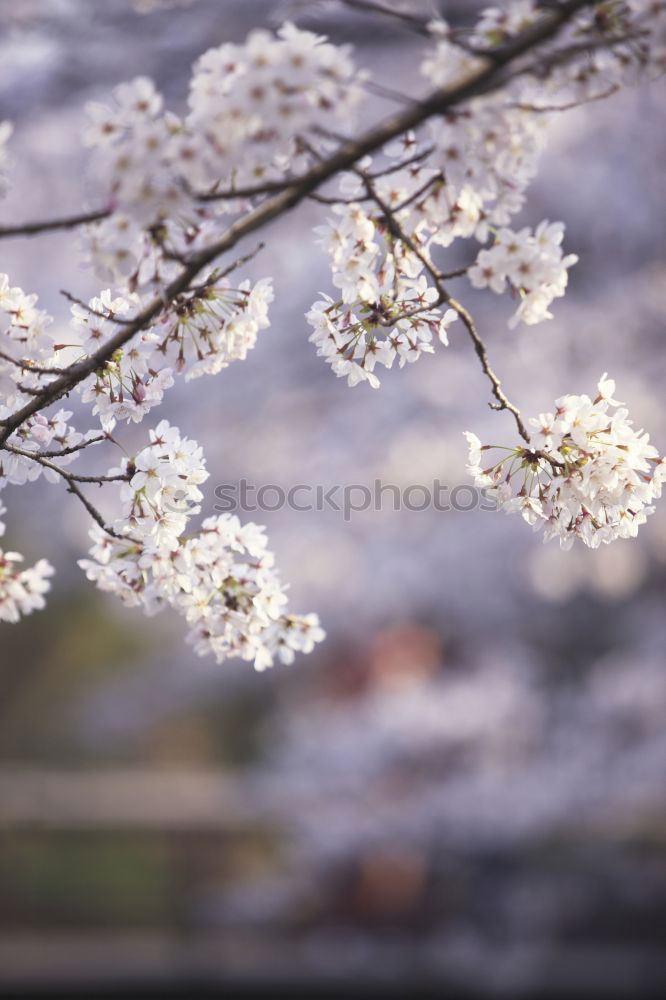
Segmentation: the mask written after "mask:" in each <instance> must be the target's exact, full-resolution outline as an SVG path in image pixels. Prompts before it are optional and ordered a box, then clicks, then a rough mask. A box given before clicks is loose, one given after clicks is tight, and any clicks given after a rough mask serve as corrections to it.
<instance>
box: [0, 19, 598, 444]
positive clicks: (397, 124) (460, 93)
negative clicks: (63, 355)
mask: <svg viewBox="0 0 666 1000" xmlns="http://www.w3.org/2000/svg"><path fill="white" fill-rule="evenodd" d="M593 2H595V0H566V2H565V3H562V4H561V5H560V6H559V7H558V8H557V10H555V11H553V13H550V14H547V15H545V16H544V17H542V18H541V19H540V20H539V21H537V22H536V23H535V24H533V25H531V26H530V27H529V28H527V29H525V30H524V31H523V32H521V33H520V34H519V35H517V36H516V37H515V38H513V39H511V41H510V42H508V43H507V44H506V45H504V46H503V47H502V48H500V49H497V50H496V51H493V53H492V57H491V54H490V53H488V58H487V59H486V60H483V64H482V65H481V66H480V67H479V68H476V69H474V70H472V71H470V72H469V73H467V74H466V76H465V77H464V78H463V79H461V80H460V81H459V82H457V83H454V84H452V85H450V86H448V87H444V88H441V89H438V90H436V91H434V92H433V93H432V94H431V95H430V96H429V97H427V98H426V99H425V100H423V101H420V102H417V103H415V104H414V105H412V106H411V107H409V108H406V109H404V110H402V111H400V112H398V113H396V114H394V115H391V116H390V117H388V118H386V119H385V120H384V121H382V122H380V123H379V124H378V125H376V126H374V127H373V128H370V129H369V130H368V131H366V132H365V133H364V134H363V135H362V136H361V137H360V138H358V139H356V140H354V141H350V142H345V143H343V144H342V146H341V147H340V148H339V149H338V150H336V152H335V153H333V154H332V155H330V156H329V157H327V158H326V159H324V160H322V161H321V162H320V163H317V164H316V165H315V166H314V167H313V168H312V169H311V170H310V171H308V172H307V173H306V174H304V175H303V177H301V178H300V179H299V180H298V182H295V183H294V184H293V185H292V186H291V187H288V188H286V189H285V190H284V191H281V192H280V193H279V194H276V195H274V196H273V197H272V198H269V199H267V200H266V201H264V202H262V203H261V204H260V205H258V206H257V207H255V208H254V209H252V210H251V211H250V212H248V213H247V215H245V216H243V217H242V218H240V219H238V220H237V221H236V222H234V223H233V224H232V225H231V226H230V227H229V228H228V229H227V231H226V233H224V234H223V235H222V236H221V237H220V239H219V240H217V241H215V242H214V243H212V244H211V245H210V246H208V247H205V248H204V249H203V250H201V251H199V253H197V254H195V255H194V256H193V257H192V258H191V260H190V262H189V263H188V264H187V265H186V266H185V267H184V268H183V270H182V271H181V273H180V274H179V275H178V276H177V277H176V278H175V279H174V280H173V281H172V282H170V284H169V285H167V287H166V288H165V289H164V290H163V292H162V294H160V295H159V296H156V297H155V298H154V299H153V300H152V301H151V302H150V303H149V304H148V305H147V306H146V307H145V308H144V309H143V310H142V311H141V312H140V313H139V314H138V315H137V316H136V317H135V319H134V320H133V321H132V322H130V323H129V324H128V325H127V326H125V327H124V328H123V329H122V330H120V331H119V332H118V333H117V334H116V335H115V336H114V337H111V339H110V340H109V341H107V343H106V344H104V345H103V346H102V347H100V348H99V349H98V350H97V351H95V353H94V354H92V355H90V356H89V357H87V358H85V359H83V360H82V361H78V362H76V363H74V364H73V365H72V366H71V367H70V369H69V370H68V371H67V372H66V373H65V374H63V375H61V376H59V377H58V378H57V379H55V380H54V381H53V382H51V383H50V384H49V385H48V386H47V387H45V389H44V390H43V392H42V393H41V394H40V395H39V396H38V397H35V398H34V399H32V400H31V401H30V402H28V403H26V405H25V406H23V407H22V408H21V409H20V410H18V411H17V412H16V413H14V414H13V415H12V416H11V417H9V418H7V419H6V420H5V421H4V424H3V430H2V432H0V446H1V445H3V444H4V443H5V442H6V441H7V439H8V438H9V436H10V435H11V434H12V433H13V432H14V431H15V430H16V429H17V428H18V427H20V426H21V424H22V423H23V422H24V421H25V420H27V419H28V417H30V416H32V415H33V414H34V413H36V412H37V411H39V410H41V409H44V407H46V406H49V405H50V404H51V403H54V402H55V401H56V400H58V399H60V398H61V397H62V396H64V395H65V394H66V393H68V392H70V391H71V389H73V388H74V386H76V385H77V384H78V383H79V382H81V381H83V379H85V378H87V376H88V375H90V374H91V373H92V372H93V371H95V370H96V369H97V368H99V367H101V366H102V365H103V364H104V363H105V362H106V361H107V360H108V359H109V358H110V357H111V356H112V355H113V354H114V353H115V351H117V350H118V349H119V348H121V347H123V346H124V345H125V344H126V343H127V342H128V341H129V340H131V339H132V337H134V336H135V334H137V333H138V332H139V331H140V330H143V329H145V327H147V326H148V325H149V324H150V323H151V322H152V320H154V319H155V318H156V317H157V316H158V315H159V313H160V312H161V311H162V309H163V308H164V307H165V305H168V303H169V302H171V301H172V300H173V299H174V298H176V296H177V295H180V294H181V292H184V291H186V290H187V288H188V287H189V285H190V283H191V282H192V280H193V279H194V278H195V277H196V276H197V275H198V274H199V272H200V271H201V270H202V269H203V268H205V267H206V266H207V265H208V264H210V263H211V262H212V261H214V260H215V259H216V258H217V257H219V256H220V255H221V254H223V253H226V252H227V251H228V250H231V249H233V248H234V247H235V246H236V244H237V243H238V242H239V241H240V240H241V239H242V238H243V237H244V236H247V235H249V234H250V233H253V232H255V231H256V230H258V229H260V228H262V227H264V226H266V225H268V224H269V223H270V222H272V221H273V220H274V219H276V218H278V217H280V216H282V215H284V214H285V213H286V212H288V211H290V210H291V209H292V208H294V207H295V206H296V205H298V204H299V203H300V202H302V201H303V200H304V199H305V198H307V196H308V195H309V194H311V193H312V192H313V191H315V190H316V189H317V188H318V187H319V186H320V185H321V184H323V183H324V182H325V181H327V180H329V179H330V178H331V177H333V176H335V175H336V174H338V173H341V172H343V171H345V170H349V169H350V168H351V167H353V165H354V164H355V163H356V162H357V161H358V160H360V159H362V158H363V157H364V156H366V155H368V154H370V153H372V152H375V151H376V150H377V149H381V148H382V147H383V146H384V145H385V144H386V143H387V142H390V141H391V140H392V139H395V138H396V137H397V136H399V135H401V134H402V133H404V132H408V131H410V130H411V129H414V128H416V127H417V126H418V125H420V124H422V123H423V122H425V121H426V120H427V119H429V118H431V117H433V116H434V115H441V114H443V113H444V112H446V111H447V110H448V109H450V108H452V107H455V106H457V105H459V104H462V103H464V102H466V101H468V100H470V99H471V98H473V97H477V96H479V95H482V94H486V93H490V92H492V91H494V90H496V89H497V88H498V87H500V86H502V84H503V83H504V82H505V79H506V73H505V72H504V70H505V68H507V67H510V66H511V65H512V64H513V63H514V62H515V61H516V60H517V59H518V58H519V57H520V56H522V55H524V54H525V53H527V52H529V51H531V50H532V49H534V48H535V47H536V46H538V45H540V44H541V43H543V42H545V41H547V40H548V39H550V38H552V37H554V36H555V35H556V34H557V32H558V31H559V29H560V28H561V27H562V26H563V25H564V24H565V23H566V22H567V21H568V20H569V19H570V18H571V17H573V15H574V14H576V13H577V12H578V11H579V10H582V9H583V8H584V7H586V6H590V5H591V4H592V3H593ZM530 70H533V67H530V66H529V65H528V66H525V67H523V68H522V69H521V70H520V71H519V72H521V73H525V72H528V71H530Z"/></svg>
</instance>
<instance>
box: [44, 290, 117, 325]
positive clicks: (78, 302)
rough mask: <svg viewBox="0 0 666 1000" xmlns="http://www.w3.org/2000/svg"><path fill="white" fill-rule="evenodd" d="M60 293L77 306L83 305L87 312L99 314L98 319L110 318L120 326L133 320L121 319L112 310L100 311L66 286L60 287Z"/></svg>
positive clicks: (94, 314) (92, 314)
mask: <svg viewBox="0 0 666 1000" xmlns="http://www.w3.org/2000/svg"><path fill="white" fill-rule="evenodd" d="M60 294H61V295H63V296H64V297H65V298H66V299H67V301H68V302H71V303H72V304H73V305H76V306H81V308H82V309H85V311H86V312H87V313H90V315H91V316H97V318H98V319H105V320H110V321H111V322H112V323H118V325H119V326H122V325H123V324H126V325H127V326H129V325H130V323H132V322H133V320H131V319H121V317H120V316H116V315H114V313H112V312H105V313H103V312H100V311H99V309H93V307H92V306H90V305H88V303H87V302H84V301H83V299H77V297H76V295H72V293H71V292H68V291H66V290H65V289H64V288H61V289H60Z"/></svg>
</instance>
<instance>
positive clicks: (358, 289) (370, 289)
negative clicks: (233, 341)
mask: <svg viewBox="0 0 666 1000" xmlns="http://www.w3.org/2000/svg"><path fill="white" fill-rule="evenodd" d="M366 165H368V164H366ZM384 186H385V185H383V184H381V182H378V184H377V191H378V194H379V196H380V197H381V196H382V195H383V194H384V193H385V192H384ZM344 190H346V191H351V190H354V191H356V192H357V185H356V184H354V183H353V182H352V184H350V183H349V182H347V183H346V184H345V185H344ZM392 191H393V202H394V204H396V203H397V200H398V199H400V198H401V197H402V194H403V193H404V189H403V188H402V187H401V186H400V182H399V180H397V179H394V183H393V186H392ZM357 193H358V192H357ZM386 193H387V196H388V197H391V193H390V192H386ZM334 212H335V215H336V218H335V220H334V221H331V222H330V223H329V224H328V225H327V226H325V227H322V228H321V229H320V231H319V234H320V237H321V241H322V243H323V245H324V246H325V248H326V250H327V251H328V253H329V256H330V258H331V264H332V270H333V283H334V284H335V285H336V286H337V287H338V289H339V291H340V298H339V299H338V300H337V301H334V300H333V299H332V298H331V297H330V296H328V295H325V296H323V298H321V299H319V300H318V301H317V302H315V303H314V305H313V307H312V309H311V310H310V312H309V313H308V314H307V317H306V318H307V320H308V322H309V323H310V325H311V326H312V327H313V333H312V335H311V337H310V340H311V341H312V342H313V343H315V344H316V345H317V353H318V354H320V355H321V356H322V357H324V358H325V359H326V361H327V362H328V363H329V364H330V365H331V367H332V369H333V371H334V372H335V374H336V375H338V376H346V378H347V382H348V384H349V385H356V384H358V383H359V382H361V381H367V382H368V384H369V385H371V386H372V387H373V388H377V386H378V385H379V379H378V377H377V375H376V374H375V373H374V368H375V365H376V364H377V363H379V364H382V365H384V366H385V367H386V368H390V367H391V366H392V364H393V362H394V361H395V359H396V358H397V359H398V362H399V364H400V366H401V367H402V366H403V365H404V364H406V363H407V362H412V361H416V360H417V359H418V358H419V357H420V356H421V354H423V353H432V351H433V350H434V348H433V345H432V341H433V339H435V340H437V339H438V340H439V341H441V342H442V343H443V344H447V343H448V338H447V328H448V327H449V325H450V324H451V323H452V322H453V321H454V320H455V319H456V313H455V312H454V311H453V310H452V309H447V310H446V311H445V312H442V311H441V310H440V309H439V308H438V306H439V305H440V301H439V294H438V291H437V289H436V288H434V287H433V286H432V285H431V284H429V283H428V280H427V276H426V274H425V273H424V272H425V271H426V262H425V261H424V259H423V258H422V256H421V255H420V254H419V253H418V252H414V250H413V249H411V248H410V247H409V246H408V245H407V244H406V243H405V242H404V241H402V240H400V239H399V238H397V237H395V236H394V234H393V232H392V230H391V227H390V225H389V223H388V222H387V219H386V218H385V217H384V216H382V215H381V214H380V215H379V216H374V217H373V216H372V215H371V214H369V213H368V212H366V211H365V210H364V208H363V207H362V205H361V204H360V203H352V204H350V205H340V206H336V207H335V209H334ZM408 212H409V209H404V210H402V211H400V210H398V211H396V213H395V217H396V220H398V221H399V220H401V218H403V217H404V216H405V215H406V214H408Z"/></svg>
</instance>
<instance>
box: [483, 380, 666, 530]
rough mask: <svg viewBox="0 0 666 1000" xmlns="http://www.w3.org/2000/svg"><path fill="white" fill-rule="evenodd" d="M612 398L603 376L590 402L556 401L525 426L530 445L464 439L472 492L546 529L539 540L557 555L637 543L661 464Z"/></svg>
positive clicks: (664, 464)
mask: <svg viewBox="0 0 666 1000" xmlns="http://www.w3.org/2000/svg"><path fill="white" fill-rule="evenodd" d="M614 392H615V382H614V381H613V380H612V379H609V378H607V376H606V375H605V374H604V375H603V376H602V377H601V379H600V381H599V383H598V386H597V395H596V396H595V397H594V399H591V398H590V397H589V396H586V395H582V396H571V395H569V396H561V397H560V398H559V399H556V400H555V407H554V411H553V412H551V413H541V414H540V415H539V416H538V417H535V418H532V419H531V420H530V425H531V427H533V428H534V433H533V439H532V444H531V445H529V446H523V445H519V446H518V447H515V448H511V447H506V448H504V447H499V448H498V446H495V445H482V444H481V441H480V440H479V438H478V437H477V436H476V435H475V434H472V433H470V432H468V433H467V434H466V437H467V441H468V444H469V465H468V471H469V472H470V474H471V476H472V477H473V479H474V481H475V483H476V485H477V486H479V487H482V488H483V489H485V490H486V491H487V492H488V494H489V495H490V496H492V497H495V498H496V500H497V503H498V506H499V507H500V508H501V509H503V510H504V511H506V512H507V513H514V512H517V513H520V514H521V515H522V517H523V518H524V519H525V520H526V521H527V522H528V524H531V525H533V526H534V527H535V528H536V529H539V530H540V529H543V533H544V541H548V540H549V539H550V538H559V541H560V545H561V547H562V548H570V547H571V546H572V545H573V543H574V541H575V540H576V539H579V540H580V541H582V542H583V543H584V544H585V545H588V546H589V547H590V548H597V547H598V546H599V545H600V544H601V543H602V542H604V543H609V542H612V541H613V540H614V539H616V538H634V537H635V536H636V534H637V533H638V529H639V527H640V526H641V525H642V524H644V523H645V520H646V518H647V516H648V515H649V514H651V513H652V512H653V511H654V507H653V506H652V502H653V501H654V500H655V499H658V498H659V497H660V496H661V490H662V484H663V482H664V480H666V461H665V460H664V459H663V458H661V457H660V456H659V452H658V451H657V449H656V448H655V447H654V445H652V444H650V438H649V435H648V434H646V433H645V432H644V431H642V430H639V431H637V430H635V429H634V426H633V423H632V421H631V420H630V419H629V416H628V410H627V409H626V407H624V406H623V405H622V404H621V403H618V401H617V400H615V399H613V395H614ZM497 451H499V452H500V454H499V455H498V456H495V453H496V452H497ZM486 452H489V453H493V454H492V456H491V454H488V455H486Z"/></svg>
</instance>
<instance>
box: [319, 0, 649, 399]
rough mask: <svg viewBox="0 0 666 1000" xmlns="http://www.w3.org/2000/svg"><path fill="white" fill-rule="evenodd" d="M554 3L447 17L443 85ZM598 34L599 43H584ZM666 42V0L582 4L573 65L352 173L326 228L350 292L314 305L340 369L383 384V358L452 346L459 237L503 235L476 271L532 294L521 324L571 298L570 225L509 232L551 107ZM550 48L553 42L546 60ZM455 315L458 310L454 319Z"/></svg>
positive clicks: (442, 37)
mask: <svg viewBox="0 0 666 1000" xmlns="http://www.w3.org/2000/svg"><path fill="white" fill-rule="evenodd" d="M542 13H543V11H542V10H541V9H539V5H538V4H537V3H533V2H532V0H514V2H508V3H505V4H503V5H502V6H501V7H491V8H487V9H486V10H484V11H482V13H481V15H480V18H479V20H478V22H477V24H476V26H475V27H474V29H473V31H472V33H471V37H466V38H465V39H464V40H463V41H461V40H460V39H459V38H458V36H457V35H456V33H455V32H454V31H453V30H452V29H451V27H450V26H449V25H448V24H447V23H446V22H445V21H443V20H441V19H439V20H435V21H433V22H432V23H431V24H430V31H431V35H432V38H433V42H434V45H433V47H431V48H430V49H429V51H428V52H427V54H426V56H425V58H424V59H423V62H422V66H421V70H422V73H423V75H424V77H425V78H426V79H427V80H428V81H429V83H430V84H431V85H432V86H434V87H447V86H449V85H451V84H453V83H454V82H456V83H457V82H459V81H460V80H462V79H464V78H465V77H466V76H470V75H473V74H475V73H477V72H478V71H479V70H481V69H483V67H484V65H485V64H486V60H485V58H484V56H483V50H484V49H488V48H493V47H494V46H497V45H501V44H503V43H505V42H506V41H508V40H509V39H510V38H511V37H512V36H514V35H516V34H517V33H519V32H520V31H523V30H524V29H525V28H528V27H529V26H530V25H531V24H532V23H533V22H534V21H535V20H536V19H537V18H538V17H540V16H542ZM608 35H611V36H612V37H613V38H618V39H621V40H620V41H618V42H617V44H614V45H612V46H610V47H609V46H607V45H606V46H601V45H598V44H595V43H598V42H599V40H600V39H601V38H604V37H607V36H608ZM648 35H649V38H648ZM625 36H627V39H629V36H631V38H630V40H626V41H625ZM584 38H587V39H588V40H589V42H590V44H589V47H587V46H585V45H584V44H581V40H582V39H584ZM665 41H666V3H664V2H663V0H655V2H649V0H637V2H635V3H631V2H630V3H626V4H625V3H622V2H617V3H611V4H603V5H600V8H598V9H595V10H594V11H593V12H591V13H589V14H588V13H586V12H582V13H580V14H579V15H578V16H577V17H576V18H574V20H573V22H572V24H571V26H570V27H569V28H568V29H566V31H565V33H564V42H562V41H561V40H558V46H561V45H562V44H569V43H571V44H576V45H577V46H578V48H579V49H580V55H579V56H578V57H577V58H574V59H573V60H572V61H571V62H568V63H566V64H565V65H561V66H560V65H559V63H558V62H557V60H555V61H554V64H553V67H552V69H551V71H550V72H541V71H540V72H539V73H538V74H529V73H527V74H517V75H516V76H515V78H514V79H512V80H511V81H509V82H508V84H507V85H505V86H504V87H503V88H502V89H501V90H500V91H497V92H494V93H490V94H487V95H483V96H479V97H476V98H473V99H472V100H470V101H467V102H466V103H465V105H464V107H462V108H455V109H451V110H450V111H448V112H445V113H444V114H441V115H437V116H435V117H434V118H432V119H431V120H430V122H429V123H428V126H427V129H426V133H425V134H424V135H421V136H419V137H416V136H414V135H410V134H407V135H405V136H403V137H402V139H401V140H400V141H397V142H394V143H391V144H390V145H389V146H388V147H387V148H386V149H385V150H384V154H385V158H386V160H387V161H388V166H387V165H384V164H382V165H380V166H379V168H377V165H373V163H372V161H371V160H370V159H366V161H364V163H362V164H359V168H361V170H362V173H364V174H365V180H366V184H365V186H364V184H363V180H362V178H360V177H359V169H357V170H356V171H355V173H354V174H353V175H350V176H348V177H345V178H343V180H342V181H341V183H340V198H341V199H342V200H343V201H344V202H345V203H344V204H341V205H338V206H336V207H334V209H333V213H334V216H335V218H332V219H330V220H329V222H328V223H327V225H326V226H325V227H321V228H320V229H319V230H317V233H318V236H319V241H320V243H321V244H322V245H323V246H324V248H325V250H326V251H327V253H328V254H329V257H330V259H331V264H332V280H333V284H334V285H335V286H336V287H337V288H339V289H340V290H341V296H340V299H339V300H336V299H335V297H329V296H324V297H322V298H321V299H319V300H318V301H317V302H316V303H315V304H314V305H313V307H312V310H311V311H310V313H309V315H308V320H309V322H310V324H311V326H313V328H314V333H313V334H312V336H311V338H310V339H311V340H312V341H313V342H314V343H315V345H316V346H317V351H318V354H320V355H321V356H323V357H324V358H325V359H326V361H327V362H328V363H329V364H331V366H332V368H333V371H334V372H335V374H336V375H342V376H346V377H347V380H348V382H349V384H350V385H356V384H358V383H359V382H367V383H368V384H369V385H371V386H373V387H376V386H378V385H379V380H378V378H377V375H376V374H374V368H375V365H376V364H377V362H379V363H381V364H384V365H386V366H387V367H390V365H391V364H392V362H393V360H394V359H395V357H396V356H398V357H399V358H400V361H401V363H404V362H405V361H406V360H415V359H416V358H418V357H419V356H420V354H421V353H423V352H424V351H426V352H429V351H431V350H432V345H431V341H432V339H433V334H435V335H436V334H437V333H438V332H439V333H440V334H443V336H442V340H443V341H444V342H445V343H446V333H445V331H446V326H447V320H446V316H447V313H444V312H443V309H444V308H445V307H446V295H444V294H442V285H441V282H442V281H443V280H444V279H441V280H439V281H438V279H437V275H438V274H439V273H441V269H439V268H437V267H435V266H434V265H432V261H433V259H434V252H435V251H436V250H437V248H444V249H446V248H448V247H450V246H451V245H452V244H453V243H454V241H455V240H457V239H470V238H475V239H476V240H477V241H478V242H480V243H486V242H487V241H488V239H489V237H491V236H492V238H493V243H492V245H491V246H490V247H487V248H484V249H482V250H481V251H480V252H479V253H478V255H477V258H476V261H475V263H474V264H472V265H471V266H470V267H469V268H467V276H468V278H469V280H470V282H471V284H472V285H473V287H475V288H485V287H487V286H488V287H490V288H491V289H492V290H493V291H494V292H496V293H497V294H500V293H502V292H504V291H506V290H509V291H511V292H514V293H516V292H517V293H518V295H519V297H520V304H519V306H518V308H517V310H516V312H515V313H514V316H513V317H512V319H511V321H510V324H509V325H510V326H511V327H512V328H513V327H515V326H516V325H517V324H518V323H520V322H523V323H525V324H528V325H533V324H537V323H541V322H542V321H544V320H546V319H550V318H552V313H551V312H550V311H549V306H550V304H551V302H552V301H553V299H554V298H557V297H559V296H562V295H563V294H564V291H565V288H566V284H567V269H568V268H569V267H570V266H571V265H572V264H574V263H575V262H576V260H577V257H576V255H575V254H566V255H564V254H563V251H562V248H561V244H562V239H563V235H564V226H563V224H562V223H548V222H547V221H544V222H541V223H540V224H539V225H538V226H537V227H536V229H535V230H534V232H533V231H532V229H530V228H524V229H522V230H520V231H519V232H515V231H513V230H511V229H510V228H509V223H510V220H511V218H512V217H513V216H514V215H515V214H516V213H517V212H519V211H520V210H521V209H522V208H523V206H524V204H525V195H526V191H527V188H528V186H529V184H530V182H531V180H532V179H533V178H534V176H535V174H536V172H537V167H538V160H539V156H540V154H541V152H542V150H543V148H544V145H545V142H546V138H547V125H548V120H549V116H548V114H546V113H544V112H546V111H556V110H557V109H559V108H562V107H567V106H568V105H569V104H570V103H574V104H575V103H582V102H585V101H588V100H594V99H596V98H597V97H599V96H602V95H604V94H606V93H610V92H612V91H613V90H614V89H617V87H618V86H619V85H620V84H621V83H626V82H628V81H631V80H632V79H634V78H635V77H636V74H637V71H638V70H639V69H642V68H645V67H649V68H650V70H651V71H653V72H659V71H661V70H663V69H664V68H666V62H665V61H664V52H665V51H666V49H665V48H664V42H665ZM549 55H550V51H549V48H548V46H545V47H544V57H545V58H547V57H548V56H549ZM373 170H374V174H373ZM368 179H371V185H372V186H371V189H370V188H368V185H367V181H368ZM354 199H358V201H355V200H354ZM350 202H351V203H350ZM387 210H389V211H390V213H391V214H392V216H393V220H394V223H397V228H398V229H399V230H401V233H399V232H396V226H395V225H394V227H393V232H391V230H390V227H387V222H386V216H387ZM401 236H402V239H401ZM410 247H411V248H410ZM414 247H416V249H417V250H418V256H416V255H415V254H414V252H413V248H414ZM428 265H432V266H428ZM417 283H418V284H417ZM415 298H416V299H417V300H418V303H417V304H418V307H419V308H420V309H421V310H422V312H421V314H420V315H419V316H412V317H410V319H409V320H406V319H405V320H402V321H400V323H399V324H397V326H398V328H397V330H392V327H393V325H394V322H395V317H396V316H399V315H402V313H404V312H413V310H414V305H413V304H410V300H413V299H415ZM452 318H454V314H452V313H451V312H449V313H448V321H449V322H450V320H451V319H452Z"/></svg>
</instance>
